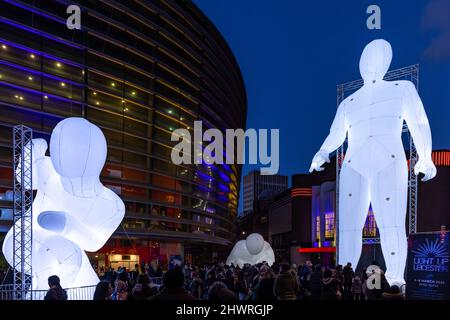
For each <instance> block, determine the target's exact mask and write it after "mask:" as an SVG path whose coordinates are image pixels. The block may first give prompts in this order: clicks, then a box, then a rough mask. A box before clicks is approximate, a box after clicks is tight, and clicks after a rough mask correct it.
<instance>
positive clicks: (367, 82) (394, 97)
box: [309, 40, 436, 284]
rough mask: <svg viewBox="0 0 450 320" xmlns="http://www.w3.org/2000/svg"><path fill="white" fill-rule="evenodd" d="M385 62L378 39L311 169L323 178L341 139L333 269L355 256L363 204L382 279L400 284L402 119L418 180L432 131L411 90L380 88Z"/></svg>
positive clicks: (426, 168) (397, 85) (430, 167)
mask: <svg viewBox="0 0 450 320" xmlns="http://www.w3.org/2000/svg"><path fill="white" fill-rule="evenodd" d="M391 60H392V49H391V46H390V44H389V43H388V42H387V41H385V40H375V41H372V42H371V43H369V44H368V45H367V46H366V47H365V48H364V51H363V53H362V55H361V59H360V63H359V69H360V72H361V76H362V78H363V80H364V85H363V86H362V88H361V89H359V90H358V91H356V92H355V93H354V94H352V95H350V96H349V97H347V98H346V99H345V100H344V101H342V103H341V104H340V106H339V108H338V110H337V113H336V117H335V119H334V121H333V124H332V126H331V129H330V134H329V135H328V137H327V138H326V139H325V142H324V143H323V145H322V147H321V148H320V150H319V152H317V154H316V155H315V156H314V158H313V160H312V164H311V167H310V170H309V171H310V172H312V171H313V170H316V171H322V170H323V168H321V166H322V165H323V164H324V163H325V162H329V161H330V160H329V158H328V156H329V154H330V153H331V152H333V151H334V150H336V149H337V148H338V147H339V146H340V145H342V143H343V142H344V140H345V138H346V136H348V149H347V152H346V154H345V159H344V161H343V163H342V170H341V175H340V180H339V227H338V230H339V247H338V257H339V264H342V265H344V264H346V263H347V262H351V263H352V264H353V265H355V266H356V264H357V263H358V260H359V257H360V255H361V249H362V229H363V226H364V223H365V220H366V215H367V211H368V209H369V205H370V204H372V209H373V211H374V213H375V219H376V222H377V226H378V228H379V231H380V241H381V247H382V250H383V255H384V259H385V262H386V278H387V279H388V281H389V282H390V283H391V284H392V283H396V282H399V283H404V270H405V263H406V254H407V242H406V232H405V216H406V204H407V190H408V168H407V162H406V158H405V152H404V149H403V145H402V140H401V134H402V125H403V121H404V120H405V121H406V123H407V125H408V128H409V131H410V132H411V135H412V138H413V140H414V144H415V146H416V148H417V152H418V155H419V161H418V162H417V164H416V166H415V167H414V173H415V174H416V175H417V174H419V172H420V173H423V174H424V175H425V176H424V177H423V179H422V181H426V180H429V179H432V178H433V177H434V176H435V175H436V167H435V166H434V164H433V162H432V159H431V151H432V147H431V131H430V125H429V123H428V119H427V116H426V114H425V110H424V107H423V105H422V102H421V100H420V98H419V95H418V93H417V91H416V88H415V86H414V84H413V83H411V82H409V81H384V80H383V77H384V75H385V74H386V72H387V71H388V69H389V66H390V63H391Z"/></svg>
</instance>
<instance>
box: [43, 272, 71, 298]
mask: <svg viewBox="0 0 450 320" xmlns="http://www.w3.org/2000/svg"><path fill="white" fill-rule="evenodd" d="M48 286H49V287H50V289H49V290H48V291H47V294H46V295H45V297H44V300H67V292H66V290H64V289H63V288H62V287H61V284H60V280H59V277H58V276H55V275H54V276H50V277H48Z"/></svg>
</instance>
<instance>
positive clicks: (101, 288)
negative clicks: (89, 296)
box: [93, 280, 113, 301]
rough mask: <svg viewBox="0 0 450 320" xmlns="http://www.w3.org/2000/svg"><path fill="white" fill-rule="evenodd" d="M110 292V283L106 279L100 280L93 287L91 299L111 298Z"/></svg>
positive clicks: (111, 291) (103, 299) (111, 290)
mask: <svg viewBox="0 0 450 320" xmlns="http://www.w3.org/2000/svg"><path fill="white" fill-rule="evenodd" d="M112 293H113V288H112V286H111V283H110V282H109V281H106V280H103V281H100V282H99V283H97V286H96V287H95V292H94V299H93V300H97V301H105V300H111V299H112V298H111V295H112Z"/></svg>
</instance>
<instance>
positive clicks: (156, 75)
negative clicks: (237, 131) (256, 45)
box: [0, 0, 247, 267]
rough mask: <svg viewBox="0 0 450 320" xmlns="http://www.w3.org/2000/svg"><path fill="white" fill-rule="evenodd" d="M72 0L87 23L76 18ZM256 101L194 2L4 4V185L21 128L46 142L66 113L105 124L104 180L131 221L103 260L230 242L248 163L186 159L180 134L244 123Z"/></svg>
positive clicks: (0, 33) (0, 188) (0, 107)
mask: <svg viewBox="0 0 450 320" xmlns="http://www.w3.org/2000/svg"><path fill="white" fill-rule="evenodd" d="M72 4H75V5H78V6H79V7H80V9H81V29H80V30H77V29H72V30H70V29H69V28H68V27H67V26H66V20H67V18H68V17H69V16H70V14H67V13H66V10H67V7H68V6H69V5H72ZM246 103H247V102H246V93H245V88H244V83H243V80H242V76H241V74H240V70H239V67H238V65H237V63H236V61H235V58H234V56H233V53H232V52H231V50H230V49H229V47H228V45H227V43H226V42H225V40H224V39H223V38H222V36H221V35H220V33H219V32H218V31H217V29H216V28H215V27H214V26H213V24H212V23H211V22H210V21H209V20H208V19H207V18H206V17H205V15H204V14H203V13H202V12H201V11H200V10H199V9H198V8H197V7H196V6H195V4H193V3H192V1H175V0H151V1H144V0H132V1H110V0H108V1H106V0H96V1H93V0H92V1H91V0H85V1H82V0H80V1H65V0H51V1H50V0H35V1H34V0H28V1H27V0H22V1H15V0H5V1H2V2H1V4H0V193H4V192H6V191H7V190H10V189H11V188H12V169H11V160H12V146H11V144H12V143H11V136H12V134H11V127H12V126H13V125H16V124H24V125H26V126H29V127H31V128H33V130H34V137H42V138H45V139H47V140H48V139H49V137H50V133H51V131H52V129H53V127H54V126H55V125H56V124H57V123H58V122H59V121H60V120H61V119H63V118H66V117H72V116H77V117H85V118H87V119H88V120H89V121H91V122H93V123H95V124H96V125H98V126H99V127H100V128H101V129H102V131H103V132H104V134H105V136H106V138H107V141H108V158H107V163H106V165H105V168H104V170H103V172H102V182H103V183H104V184H105V185H106V186H107V187H109V188H111V189H112V190H114V191H115V192H116V193H117V194H118V195H120V196H121V198H122V199H123V200H124V202H125V204H126V217H125V219H124V221H123V223H122V225H121V227H119V229H118V230H117V231H116V233H115V235H114V237H113V238H112V239H111V240H110V242H109V243H108V244H107V245H106V246H105V247H104V248H103V249H102V250H101V251H100V252H98V253H96V254H95V257H94V255H93V259H97V260H98V261H97V264H98V266H99V267H101V266H103V265H105V266H108V265H112V266H113V267H116V266H119V265H122V266H126V267H133V266H134V263H138V262H139V263H142V262H144V261H146V262H149V261H151V260H155V259H157V260H159V261H160V263H161V262H162V263H168V262H169V260H170V259H171V257H181V258H182V259H185V260H187V261H188V262H190V261H189V260H191V261H192V260H194V261H195V259H196V258H199V257H200V256H201V255H202V254H203V253H204V251H202V248H204V247H205V246H208V248H211V250H207V251H211V252H215V251H216V248H217V251H218V252H219V251H220V249H221V248H225V247H227V246H229V245H230V244H231V241H232V240H233V236H234V228H235V226H234V218H235V216H236V212H237V201H238V198H239V195H238V193H239V181H240V175H241V168H240V167H239V166H234V165H215V166H209V165H206V164H201V165H186V166H184V165H180V166H176V165H174V164H173V163H172V162H171V160H170V154H171V149H172V147H173V145H174V144H175V143H176V142H171V133H172V131H173V130H175V129H177V128H186V129H188V130H192V129H193V127H194V124H193V123H194V121H195V120H202V121H203V128H204V129H207V128H218V129H221V130H225V128H245V121H246V112H247V105H246ZM0 204H1V205H2V206H3V207H7V206H8V204H7V202H5V201H3V202H1V203H0ZM209 258H210V257H209Z"/></svg>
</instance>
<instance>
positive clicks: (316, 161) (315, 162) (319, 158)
mask: <svg viewBox="0 0 450 320" xmlns="http://www.w3.org/2000/svg"><path fill="white" fill-rule="evenodd" d="M325 162H326V163H330V158H328V152H326V151H325V150H319V151H318V152H317V153H316V155H315V156H314V158H313V159H312V162H311V167H309V172H310V173H311V172H313V171H314V170H316V171H317V172H320V171H323V170H324V168H322V165H323V164H324V163H325Z"/></svg>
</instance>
